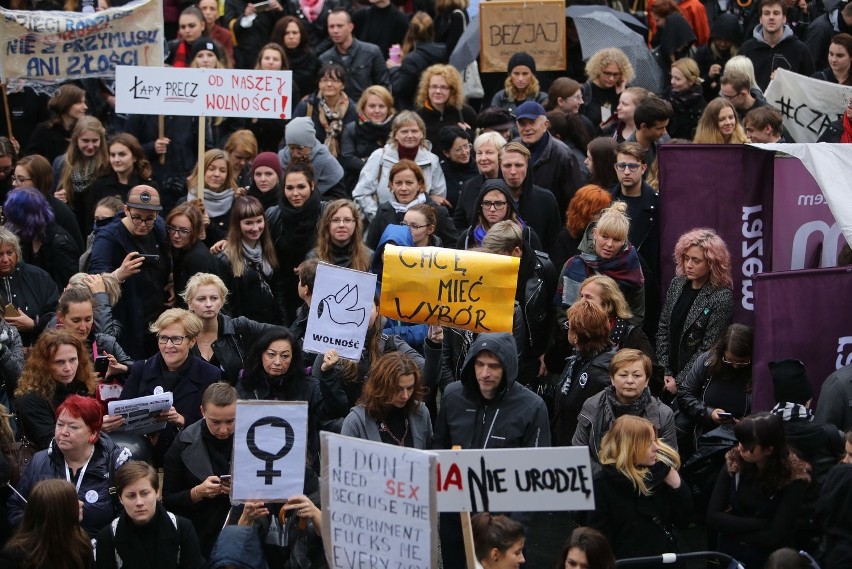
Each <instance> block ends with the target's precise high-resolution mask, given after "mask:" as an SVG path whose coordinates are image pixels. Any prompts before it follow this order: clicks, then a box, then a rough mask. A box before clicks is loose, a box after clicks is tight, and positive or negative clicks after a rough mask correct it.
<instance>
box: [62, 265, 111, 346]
mask: <svg viewBox="0 0 852 569" xmlns="http://www.w3.org/2000/svg"><path fill="white" fill-rule="evenodd" d="M68 287H69V288H71V287H77V288H82V289H85V290H87V291H88V292H89V293H91V295H92V298H93V299H94V302H93V307H94V309H95V310H94V316H95V318H94V324H93V325H94V327H95V330H97V331H98V332H99V333H101V334H107V335H109V336H112V337H113V338H116V339H118V338H120V337H121V335H122V328H121V324H120V323H119V322H118V321H117V320H116V319H115V318H113V315H112V308H113V306H115V304H116V303H117V302H118V300H119V299H120V298H121V283H119V282H118V280H117V279H116V278H115V277H114V276H113V275H112V274H110V273H104V274H102V275H90V274H87V273H77V274H75V275H73V276H72V277H71V278H70V279H69V280H68Z"/></svg>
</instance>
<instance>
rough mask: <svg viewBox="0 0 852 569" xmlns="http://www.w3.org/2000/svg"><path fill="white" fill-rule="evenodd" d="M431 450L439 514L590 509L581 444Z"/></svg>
mask: <svg viewBox="0 0 852 569" xmlns="http://www.w3.org/2000/svg"><path fill="white" fill-rule="evenodd" d="M434 452H435V453H436V454H437V455H438V469H437V476H436V484H437V487H436V489H437V495H438V511H439V512H489V511H490V512H550V511H560V510H594V509H595V498H594V493H593V489H592V468H591V465H590V463H589V460H590V459H589V449H588V448H587V447H544V448H519V449H490V450H436V451H434Z"/></svg>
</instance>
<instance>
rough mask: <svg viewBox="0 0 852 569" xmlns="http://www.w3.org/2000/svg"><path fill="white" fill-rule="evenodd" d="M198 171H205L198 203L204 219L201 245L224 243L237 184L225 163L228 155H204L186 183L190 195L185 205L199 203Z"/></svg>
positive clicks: (220, 152) (218, 152)
mask: <svg viewBox="0 0 852 569" xmlns="http://www.w3.org/2000/svg"><path fill="white" fill-rule="evenodd" d="M199 168H204V187H203V189H202V190H201V191H202V192H203V195H204V200H203V202H199V205H200V206H201V207H203V208H204V214H205V215H206V216H207V219H205V221H206V222H207V223H206V228H205V234H206V236H205V238H204V242H205V243H207V244H208V245H212V244H213V243H216V242H217V241H220V240H222V239H225V236H226V234H227V232H228V222H229V220H230V218H231V206H232V205H233V203H234V196H235V195H236V194H235V190H236V187H237V181H236V180H235V179H234V171H233V169H232V168H231V162H230V160H228V153H227V152H225V151H224V150H220V149H218V148H212V149H210V150H208V151H207V152H205V153H204V160H203V161H199V162H198V163H196V165H195V168H193V169H192V173H190V175H189V177H188V178H187V179H186V183H187V186H188V188H189V193H188V194H187V196H186V201H187V202H188V203H191V202H194V201H195V200H197V199H198V195H197V194H198V193H199V191H198V189H197V185H198V169H199ZM208 220H209V221H208Z"/></svg>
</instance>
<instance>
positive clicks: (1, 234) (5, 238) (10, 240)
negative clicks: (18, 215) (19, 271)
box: [0, 227, 21, 260]
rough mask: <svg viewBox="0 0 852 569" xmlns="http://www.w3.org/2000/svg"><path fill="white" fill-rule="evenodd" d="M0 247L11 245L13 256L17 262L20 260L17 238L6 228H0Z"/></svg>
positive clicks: (19, 243) (19, 245) (19, 246)
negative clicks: (16, 257) (13, 251)
mask: <svg viewBox="0 0 852 569" xmlns="http://www.w3.org/2000/svg"><path fill="white" fill-rule="evenodd" d="M0 245H11V246H12V249H14V250H15V255H17V256H18V260H20V258H21V241H20V239H18V236H17V235H15V234H14V233H12V232H11V231H10V230H9V229H8V228H6V227H0Z"/></svg>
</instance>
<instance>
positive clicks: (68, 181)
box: [53, 117, 110, 228]
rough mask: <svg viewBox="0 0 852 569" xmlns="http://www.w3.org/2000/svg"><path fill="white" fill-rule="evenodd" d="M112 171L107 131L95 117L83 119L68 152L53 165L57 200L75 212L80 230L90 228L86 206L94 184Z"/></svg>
mask: <svg viewBox="0 0 852 569" xmlns="http://www.w3.org/2000/svg"><path fill="white" fill-rule="evenodd" d="M109 171H110V162H109V151H108V148H107V141H106V129H105V128H104V126H103V125H102V124H101V121H99V120H98V119H96V118H95V117H82V118H81V119H80V120H78V121H77V124H76V125H75V126H74V131H73V132H72V133H71V142H70V143H69V144H68V150H66V152H65V154H64V155H62V156H59V157H57V158H56V160H54V161H53V179H54V180H55V181H56V192H55V194H54V196H55V197H56V199H58V200H60V201H63V202H65V203H66V204H68V207H70V208H71V209H72V210H74V214H75V215H76V216H77V223H78V224H79V226H80V227H81V228H86V227H89V226H91V223H87V221H88V218H89V213H88V210H87V206H88V205H89V193H90V191H91V189H92V187H93V186H94V184H95V180H96V179H97V178H98V177H100V176H103V175H105V174H107V173H108V172H109Z"/></svg>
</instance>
